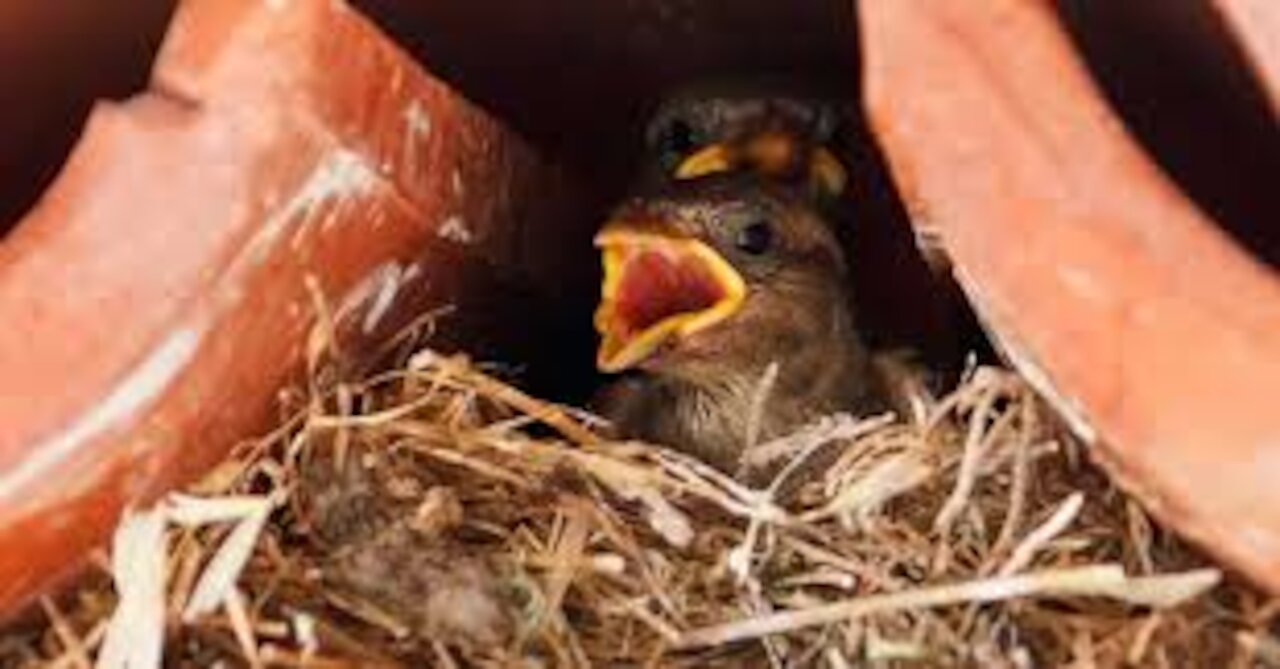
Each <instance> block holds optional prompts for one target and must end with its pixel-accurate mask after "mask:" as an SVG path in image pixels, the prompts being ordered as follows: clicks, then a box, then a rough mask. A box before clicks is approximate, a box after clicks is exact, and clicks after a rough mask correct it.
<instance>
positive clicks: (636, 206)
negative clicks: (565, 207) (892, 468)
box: [596, 172, 876, 472]
mask: <svg viewBox="0 0 1280 669" xmlns="http://www.w3.org/2000/svg"><path fill="white" fill-rule="evenodd" d="M597 245H599V246H600V247H601V248H602V252H603V254H604V256H605V274H606V276H605V287H604V290H603V294H602V301H601V305H600V308H599V309H598V310H597V314H596V326H597V328H598V329H599V330H600V332H601V334H602V344H601V349H600V355H599V359H598V361H597V362H598V365H599V367H600V368H601V369H602V370H605V371H609V372H629V373H630V374H631V376H629V377H627V378H624V379H622V380H621V381H619V382H618V383H617V384H615V385H614V386H612V387H611V388H609V389H608V390H607V391H606V392H605V393H604V394H603V395H602V399H601V402H600V403H599V405H598V408H599V410H600V411H601V412H602V413H603V414H604V415H606V416H607V417H609V418H610V419H611V420H612V421H613V422H614V424H615V425H616V427H617V428H618V430H619V431H620V432H621V433H622V434H623V435H624V436H628V437H633V438H640V439H645V440H649V441H654V442H658V443H664V444H668V445H671V446H675V447H677V448H681V449H684V450H686V451H689V452H691V453H694V454H695V455H698V456H699V457H701V458H702V459H704V460H706V461H707V462H709V463H711V464H713V465H715V466H717V467H719V468H720V469H722V470H725V471H729V472H734V471H738V470H739V469H740V467H741V464H742V454H743V451H744V449H745V448H746V447H747V445H748V444H749V440H750V439H751V436H752V435H749V434H748V430H749V423H753V421H752V420H751V417H752V416H753V412H755V413H754V416H755V418H756V421H755V424H756V427H757V428H758V434H757V435H756V436H757V437H758V438H760V439H768V438H770V437H775V436H780V435H782V434H784V433H786V432H789V431H791V430H794V429H795V428H797V427H800V426H801V425H803V424H804V423H806V422H808V421H810V420H812V419H814V418H816V417H818V416H820V415H823V414H828V413H831V412H835V411H856V412H861V411H865V410H868V409H869V408H871V407H872V406H874V405H875V403H876V402H875V395H874V393H873V392H872V384H871V380H870V374H869V370H868V354H867V351H866V348H865V346H864V345H863V343H862V340H861V338H860V337H859V335H858V332H857V329H856V327H855V319H854V309H853V305H852V303H851V300H850V298H849V293H848V290H847V264H846V260H845V257H844V253H843V251H842V249H841V247H840V245H839V243H838V242H837V241H836V238H835V236H834V234H833V233H832V231H831V230H830V227H829V224H828V223H827V221H826V220H825V219H824V218H823V217H822V215H821V214H820V213H819V212H818V210H817V209H816V208H815V207H814V206H812V204H811V202H810V199H809V197H808V196H807V194H805V193H803V192H799V191H798V190H797V189H796V188H792V187H788V186H786V185H784V184H780V183H777V182H774V181H771V180H769V179H768V178H766V177H764V176H762V175H760V174H756V173H751V172H737V173H723V174H712V175H707V176H703V177H699V178H697V179H690V180H675V181H673V182H670V183H667V184H664V185H662V186H660V187H658V188H656V189H655V190H653V191H651V192H646V193H642V194H639V195H637V196H635V197H634V198H632V199H631V200H630V201H628V202H626V203H624V204H623V205H622V206H621V207H620V208H619V209H618V210H617V211H616V212H615V213H614V215H613V216H612V217H611V219H610V222H609V223H608V224H606V226H605V227H604V228H603V229H602V231H601V232H600V234H599V235H598V236H597ZM673 294H674V295H677V296H678V297H673ZM775 365H776V376H774V380H773V382H772V384H770V388H769V392H768V394H767V396H763V397H761V388H762V383H763V382H764V379H765V378H766V372H767V371H768V370H770V368H771V366H775ZM758 398H759V399H758ZM757 406H758V411H757V410H756V407H757Z"/></svg>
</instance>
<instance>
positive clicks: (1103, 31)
mask: <svg viewBox="0 0 1280 669" xmlns="http://www.w3.org/2000/svg"><path fill="white" fill-rule="evenodd" d="M1057 7H1058V12H1059V15H1060V16H1061V17H1062V19H1063V22H1064V23H1065V25H1066V27H1067V29H1068V31H1069V32H1070V34H1071V37H1072V39H1073V40H1074V41H1075V44H1076V47H1077V48H1078V49H1079V51H1080V53H1081V55H1082V56H1083V58H1084V60H1085V62H1086V64H1087V65H1088V67H1089V70H1090V72H1091V73H1092V74H1093V76H1094V78H1095V80H1096V81H1097V82H1098V83H1099V85H1100V86H1101V88H1102V90H1103V92H1104V93H1105V95H1106V97H1107V99H1108V100H1109V101H1110V102H1111V104H1112V106H1113V107H1114V108H1115V110H1116V111H1117V113H1118V114H1119V115H1120V117H1121V118H1122V119H1123V120H1124V122H1125V124H1126V125H1127V126H1128V127H1129V129H1130V130H1131V131H1132V133H1133V134H1134V135H1135V136H1136V138H1137V139H1138V141H1139V142H1140V143H1141V144H1142V146H1143V147H1144V148H1145V149H1146V150H1147V152H1148V153H1149V154H1150V155H1151V157H1152V158H1154V160H1155V161H1156V162H1157V163H1158V164H1159V165H1160V167H1161V168H1163V169H1164V171H1165V173H1166V174H1168V175H1169V176H1170V177H1171V178H1172V179H1173V181H1174V182H1176V184H1177V185H1178V187H1179V188H1181V189H1182V190H1183V192H1184V193H1186V194H1187V195H1188V196H1189V197H1190V198H1191V199H1192V200H1194V201H1195V203H1196V204H1197V205H1198V206H1199V207H1200V209H1201V210H1202V211H1204V212H1205V213H1206V214H1208V215H1209V216H1210V217H1212V218H1213V219H1214V220H1215V221H1216V222H1217V223H1218V225H1219V226H1220V227H1221V228H1222V229H1223V231H1224V232H1226V233H1228V234H1229V235H1231V236H1232V237H1233V238H1234V239H1235V240H1236V241H1237V242H1238V243H1240V244H1241V245H1242V246H1243V247H1245V248H1246V249H1247V250H1248V251H1249V252H1250V253H1252V254H1253V255H1254V256H1255V257H1256V258H1258V259H1259V260H1261V261H1263V262H1265V263H1269V264H1270V265H1271V266H1272V267H1280V228H1277V227H1276V221H1278V220H1280V189H1277V188H1276V187H1275V182H1276V178H1277V175H1280V132H1278V131H1277V126H1276V118H1275V116H1274V114H1273V113H1272V112H1271V110H1270V107H1269V105H1268V102H1267V98H1266V95H1265V93H1264V91H1263V89H1262V87H1261V85H1260V83H1259V82H1258V81H1257V80H1256V79H1255V78H1254V76H1253V74H1252V72H1251V70H1250V67H1249V62H1248V59H1247V57H1246V56H1245V54H1244V52H1243V51H1241V49H1240V47H1239V45H1238V44H1236V43H1235V42H1234V40H1233V39H1232V37H1231V33H1230V31H1229V30H1228V29H1227V27H1226V26H1225V25H1224V23H1223V21H1222V18H1221V17H1220V16H1219V15H1218V14H1217V12H1216V11H1215V10H1214V9H1213V8H1212V7H1211V6H1210V5H1209V3H1208V2H1192V1H1182V2H1098V1H1096V0H1057Z"/></svg>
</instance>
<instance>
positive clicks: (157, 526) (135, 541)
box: [97, 506, 168, 669]
mask: <svg viewBox="0 0 1280 669" xmlns="http://www.w3.org/2000/svg"><path fill="white" fill-rule="evenodd" d="M165 526H166V517H165V509H164V507H163V506H159V507H156V508H154V509H151V510H150V511H144V512H141V513H134V512H133V511H126V512H125V514H124V517H123V518H121V519H120V526H119V527H118V528H116V534H115V537H114V539H113V540H112V544H111V576H112V578H113V579H114V580H115V585H116V592H117V594H118V595H119V597H120V599H119V603H117V604H116V610H115V612H114V613H112V614H111V620H110V622H109V623H108V624H107V632H106V637H105V638H104V639H103V641H102V652H101V653H99V655H98V662H97V669H158V668H159V667H160V666H161V661H162V659H163V656H164V629H165V592H164V590H165V581H166V578H167V571H168V570H167V562H168V544H167V541H166V537H165Z"/></svg>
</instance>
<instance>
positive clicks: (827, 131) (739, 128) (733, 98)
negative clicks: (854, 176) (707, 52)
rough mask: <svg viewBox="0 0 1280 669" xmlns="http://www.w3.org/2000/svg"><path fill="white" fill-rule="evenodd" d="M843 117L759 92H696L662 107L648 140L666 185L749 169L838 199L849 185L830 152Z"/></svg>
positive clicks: (824, 106) (822, 105)
mask: <svg viewBox="0 0 1280 669" xmlns="http://www.w3.org/2000/svg"><path fill="white" fill-rule="evenodd" d="M839 116H840V114H839V110H838V109H836V107H834V106H833V105H831V104H828V103H826V102H823V101H820V100H817V99H810V98H803V97H787V96H768V95H762V94H761V93H760V92H759V91H757V90H754V89H747V90H735V89H726V90H716V91H713V92H706V91H693V92H690V93H686V94H683V95H679V96H676V97H674V98H672V99H670V100H668V101H667V102H666V103H665V104H663V105H662V106H661V107H660V108H659V109H658V111H657V113H655V114H654V116H653V118H652V120H651V121H650V122H649V125H648V127H647V129H646V132H645V136H646V143H647V145H648V146H649V149H650V152H651V153H653V154H656V161H654V162H655V164H656V165H657V166H658V168H659V169H660V170H661V171H662V173H663V174H664V176H666V177H667V178H671V179H676V180H688V179H697V178H699V177H703V176H706V175H708V174H717V173H722V172H732V171H738V170H747V171H752V172H755V173H757V174H760V175H762V176H765V177H768V178H770V179H772V180H775V181H784V182H790V183H806V184H807V186H808V187H809V188H810V192H811V193H816V194H817V195H819V196H821V197H824V198H833V197H837V196H839V195H840V194H841V193H842V192H843V191H844V188H845V184H846V182H847V181H848V176H847V173H846V172H845V169H844V166H843V165H842V164H841V162H840V160H839V159H837V158H836V156H835V154H834V153H832V151H831V150H830V149H829V148H828V144H830V142H831V141H832V139H833V137H834V135H835V133H836V128H837V126H838V125H839Z"/></svg>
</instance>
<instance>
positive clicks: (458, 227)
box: [436, 216, 476, 244]
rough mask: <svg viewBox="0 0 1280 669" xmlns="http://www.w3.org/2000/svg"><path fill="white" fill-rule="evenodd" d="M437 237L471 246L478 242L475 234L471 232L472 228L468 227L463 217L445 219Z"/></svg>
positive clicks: (437, 232)
mask: <svg viewBox="0 0 1280 669" xmlns="http://www.w3.org/2000/svg"><path fill="white" fill-rule="evenodd" d="M436 235H437V236H438V237H440V238H441V239H447V240H449V241H451V242H456V243H458V244H471V243H473V242H475V240H476V239H475V234H474V233H473V232H471V228H468V227H467V222H466V221H464V220H463V219H462V217H461V216H450V217H448V218H446V219H444V222H443V223H441V224H440V229H439V230H437V231H436Z"/></svg>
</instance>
